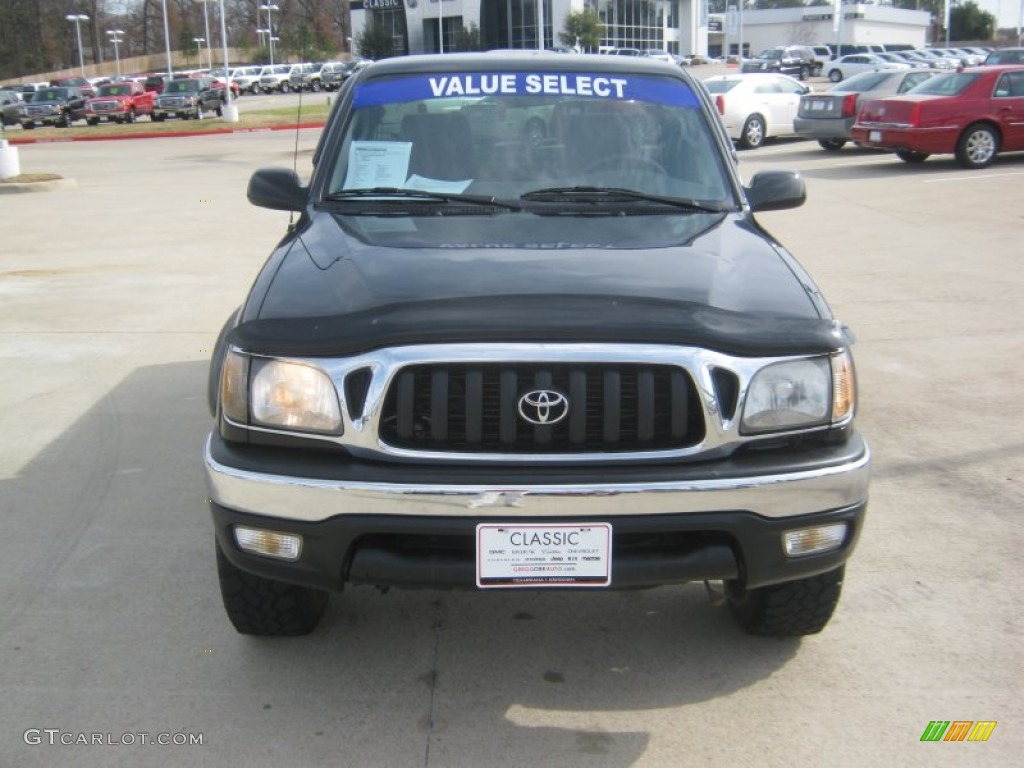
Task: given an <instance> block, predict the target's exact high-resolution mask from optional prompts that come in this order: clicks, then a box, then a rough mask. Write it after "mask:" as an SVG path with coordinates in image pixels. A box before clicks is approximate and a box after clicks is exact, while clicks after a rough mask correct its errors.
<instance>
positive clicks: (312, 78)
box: [220, 59, 371, 94]
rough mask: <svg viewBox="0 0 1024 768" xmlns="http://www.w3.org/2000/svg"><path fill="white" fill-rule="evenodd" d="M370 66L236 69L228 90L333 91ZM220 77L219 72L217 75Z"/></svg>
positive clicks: (336, 64)
mask: <svg viewBox="0 0 1024 768" xmlns="http://www.w3.org/2000/svg"><path fill="white" fill-rule="evenodd" d="M370 63H371V62H370V61H369V60H368V59H353V60H351V61H321V62H303V63H300V64H273V65H269V64H268V65H265V66H248V67H236V68H234V69H232V70H231V75H230V79H231V84H232V88H233V89H234V88H236V87H237V90H238V91H239V92H241V93H254V94H255V93H288V92H290V91H312V92H317V91H336V90H338V88H340V87H341V84H342V83H343V82H345V80H347V79H348V78H349V77H351V76H352V75H353V74H355V73H356V72H358V71H359V70H360V69H362V68H363V67H365V66H366V65H367V64H370ZM220 75H221V76H222V77H223V70H221V71H220Z"/></svg>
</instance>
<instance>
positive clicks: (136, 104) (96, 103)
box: [85, 80, 156, 125]
mask: <svg viewBox="0 0 1024 768" xmlns="http://www.w3.org/2000/svg"><path fill="white" fill-rule="evenodd" d="M155 98H156V93H153V92H150V91H147V90H146V89H145V88H143V87H142V84H141V83H139V82H138V81H136V80H125V81H123V82H120V83H110V84H109V85H101V86H100V92H99V95H98V96H94V97H92V98H91V99H87V100H86V102H85V120H86V122H88V123H89V125H97V124H98V123H100V122H101V121H103V120H109V121H110V122H112V123H134V122H135V118H137V117H138V116H139V115H150V116H152V114H153V100H154V99H155Z"/></svg>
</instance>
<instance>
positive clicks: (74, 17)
mask: <svg viewBox="0 0 1024 768" xmlns="http://www.w3.org/2000/svg"><path fill="white" fill-rule="evenodd" d="M64 18H65V19H67V20H68V21H73V22H75V34H76V35H77V36H78V67H79V69H81V70H82V77H85V57H84V56H83V54H82V22H83V21H88V20H89V17H88V16H86V15H85V14H84V13H69V14H68V15H67V16H65V17H64Z"/></svg>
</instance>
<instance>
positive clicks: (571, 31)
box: [558, 11, 604, 51]
mask: <svg viewBox="0 0 1024 768" xmlns="http://www.w3.org/2000/svg"><path fill="white" fill-rule="evenodd" d="M602 34H604V27H603V26H602V25H601V19H600V17H599V16H598V15H597V14H596V13H595V12H594V11H573V12H571V13H568V14H566V17H565V28H564V29H563V30H562V31H561V32H559V33H558V40H559V41H560V42H561V43H562V45H567V46H569V47H572V46H574V45H577V44H579V46H580V48H581V49H582V50H584V51H596V50H597V47H598V46H599V45H600V44H601V35H602Z"/></svg>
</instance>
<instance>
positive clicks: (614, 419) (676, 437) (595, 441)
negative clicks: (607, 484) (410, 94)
mask: <svg viewBox="0 0 1024 768" xmlns="http://www.w3.org/2000/svg"><path fill="white" fill-rule="evenodd" d="M538 389H544V390H551V391H554V392H558V393H560V394H562V395H564V396H565V397H566V398H567V399H568V401H569V411H568V414H567V415H566V417H565V418H564V419H563V420H561V421H559V422H558V423H556V424H544V425H539V426H538V425H534V424H531V423H529V422H528V421H527V420H526V419H525V418H523V417H522V415H521V414H520V412H519V400H520V398H521V397H522V396H523V395H525V394H526V393H528V392H531V391H533V390H538ZM702 414H703V411H702V409H701V405H700V401H699V399H698V395H697V391H696V388H695V386H694V384H693V381H692V380H691V378H690V376H689V374H688V373H687V372H686V371H685V370H683V369H682V368H678V367H675V366H671V365H658V364H632V363H624V364H617V365H608V364H594V363H579V364H577V363H566V364H558V363H526V364H522V363H515V364H500V363H498V364H472V363H470V364H463V363H458V364H439V365H430V364H421V365H411V366H407V367H405V368H403V369H401V371H400V372H399V373H398V374H397V375H396V376H395V377H394V379H393V380H392V382H391V386H390V389H389V391H388V393H387V396H386V398H385V401H384V408H383V412H382V415H381V420H380V438H381V439H382V441H383V442H385V443H386V444H388V445H390V446H392V447H395V448H402V449H408V450H421V451H452V452H477V453H503V454H514V453H522V454H538V453H540V454H545V453H549V454H555V453H557V454H573V453H579V454H584V453H598V452H600V453H614V452H637V451H641V452H642V451H660V450H672V449H679V448H686V447H689V446H693V445H696V444H697V443H699V442H700V441H701V440H702V439H703V437H704V433H705V425H704V422H703V416H702Z"/></svg>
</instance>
